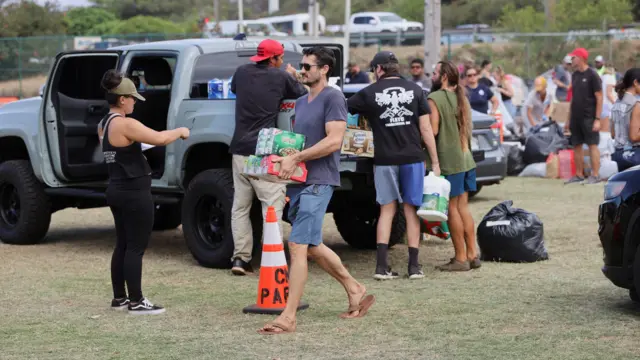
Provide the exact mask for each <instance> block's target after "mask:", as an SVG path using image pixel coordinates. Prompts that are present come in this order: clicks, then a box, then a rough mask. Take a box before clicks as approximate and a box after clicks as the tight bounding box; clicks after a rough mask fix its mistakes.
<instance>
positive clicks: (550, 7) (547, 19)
mask: <svg viewBox="0 0 640 360" xmlns="http://www.w3.org/2000/svg"><path fill="white" fill-rule="evenodd" d="M542 1H543V4H544V27H545V29H546V30H547V31H549V27H550V26H551V25H553V24H554V22H555V21H554V20H555V19H554V16H553V14H554V11H555V7H556V0H542Z"/></svg>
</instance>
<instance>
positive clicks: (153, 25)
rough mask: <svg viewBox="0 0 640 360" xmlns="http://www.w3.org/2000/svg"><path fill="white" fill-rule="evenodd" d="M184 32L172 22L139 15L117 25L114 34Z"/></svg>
mask: <svg viewBox="0 0 640 360" xmlns="http://www.w3.org/2000/svg"><path fill="white" fill-rule="evenodd" d="M183 32H184V29H183V28H181V27H180V26H178V25H176V24H174V23H172V22H171V21H168V20H164V19H160V18H157V17H153V16H143V15H139V16H135V17H132V18H130V19H128V20H125V21H121V22H119V23H118V24H116V26H115V27H114V28H113V32H112V34H179V33H183Z"/></svg>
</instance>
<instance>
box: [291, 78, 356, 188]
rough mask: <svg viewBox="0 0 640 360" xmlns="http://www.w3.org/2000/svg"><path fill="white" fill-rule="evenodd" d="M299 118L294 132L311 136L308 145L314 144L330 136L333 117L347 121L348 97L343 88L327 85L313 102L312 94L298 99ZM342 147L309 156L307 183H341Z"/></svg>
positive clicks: (308, 137) (297, 115) (337, 184)
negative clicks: (319, 154)
mask: <svg viewBox="0 0 640 360" xmlns="http://www.w3.org/2000/svg"><path fill="white" fill-rule="evenodd" d="M295 116H296V122H295V124H294V126H293V132H295V133H298V134H303V135H305V136H306V137H307V141H306V144H305V148H307V149H308V148H310V147H312V146H313V145H315V144H317V143H318V142H320V140H322V139H324V138H325V137H327V132H326V130H325V125H326V123H327V122H329V121H344V122H346V121H347V100H346V99H345V97H344V94H342V92H341V91H340V90H336V89H334V88H332V87H330V86H327V87H325V88H324V89H323V90H322V91H321V92H320V94H318V96H317V97H316V98H315V99H313V100H312V101H311V102H309V94H306V95H303V96H302V97H300V98H298V100H297V101H296V108H295ZM339 165H340V150H338V151H336V152H334V153H333V154H330V155H327V156H325V157H323V158H320V159H315V160H309V161H307V162H306V166H307V171H308V173H307V182H306V184H307V185H333V186H340V171H339V168H338V166H339Z"/></svg>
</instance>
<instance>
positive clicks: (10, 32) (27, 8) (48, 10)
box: [0, 0, 65, 80]
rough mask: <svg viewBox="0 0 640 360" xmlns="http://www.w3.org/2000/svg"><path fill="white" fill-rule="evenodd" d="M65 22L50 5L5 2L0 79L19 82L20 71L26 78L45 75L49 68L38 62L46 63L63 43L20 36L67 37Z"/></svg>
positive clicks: (0, 36) (0, 21)
mask: <svg viewBox="0 0 640 360" xmlns="http://www.w3.org/2000/svg"><path fill="white" fill-rule="evenodd" d="M0 1H2V0H0ZM62 19H63V16H62V13H60V12H59V11H58V10H57V8H56V6H55V4H53V3H50V2H46V3H45V4H44V5H43V6H40V5H38V4H36V3H35V2H32V1H25V0H22V1H20V2H12V3H8V4H7V3H6V2H5V4H4V6H3V7H2V8H0V24H1V25H0V69H2V71H0V80H6V79H16V78H18V76H19V73H20V72H22V73H23V74H26V75H27V76H28V75H37V74H38V73H42V72H45V71H46V70H47V68H46V66H42V65H39V64H38V63H39V62H45V64H46V59H48V58H51V57H53V56H54V55H55V54H56V53H57V52H58V51H59V50H60V48H61V44H60V43H59V42H57V41H52V39H51V38H37V39H23V38H18V37H26V36H45V35H58V34H64V32H65V25H64V22H63V20H62ZM3 38H4V39H3ZM31 59H33V60H34V61H33V62H32V61H30V60H31Z"/></svg>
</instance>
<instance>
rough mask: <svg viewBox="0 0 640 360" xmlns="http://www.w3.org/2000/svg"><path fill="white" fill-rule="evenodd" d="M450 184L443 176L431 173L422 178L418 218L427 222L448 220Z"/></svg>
mask: <svg viewBox="0 0 640 360" xmlns="http://www.w3.org/2000/svg"><path fill="white" fill-rule="evenodd" d="M450 192H451V184H450V183H449V181H448V180H447V179H445V178H444V176H435V175H434V174H433V173H432V172H431V173H429V175H427V176H425V177H424V185H423V188H422V205H421V206H420V209H418V216H419V217H420V218H422V219H423V220H426V221H429V222H443V221H447V220H448V219H449V193H450Z"/></svg>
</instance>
